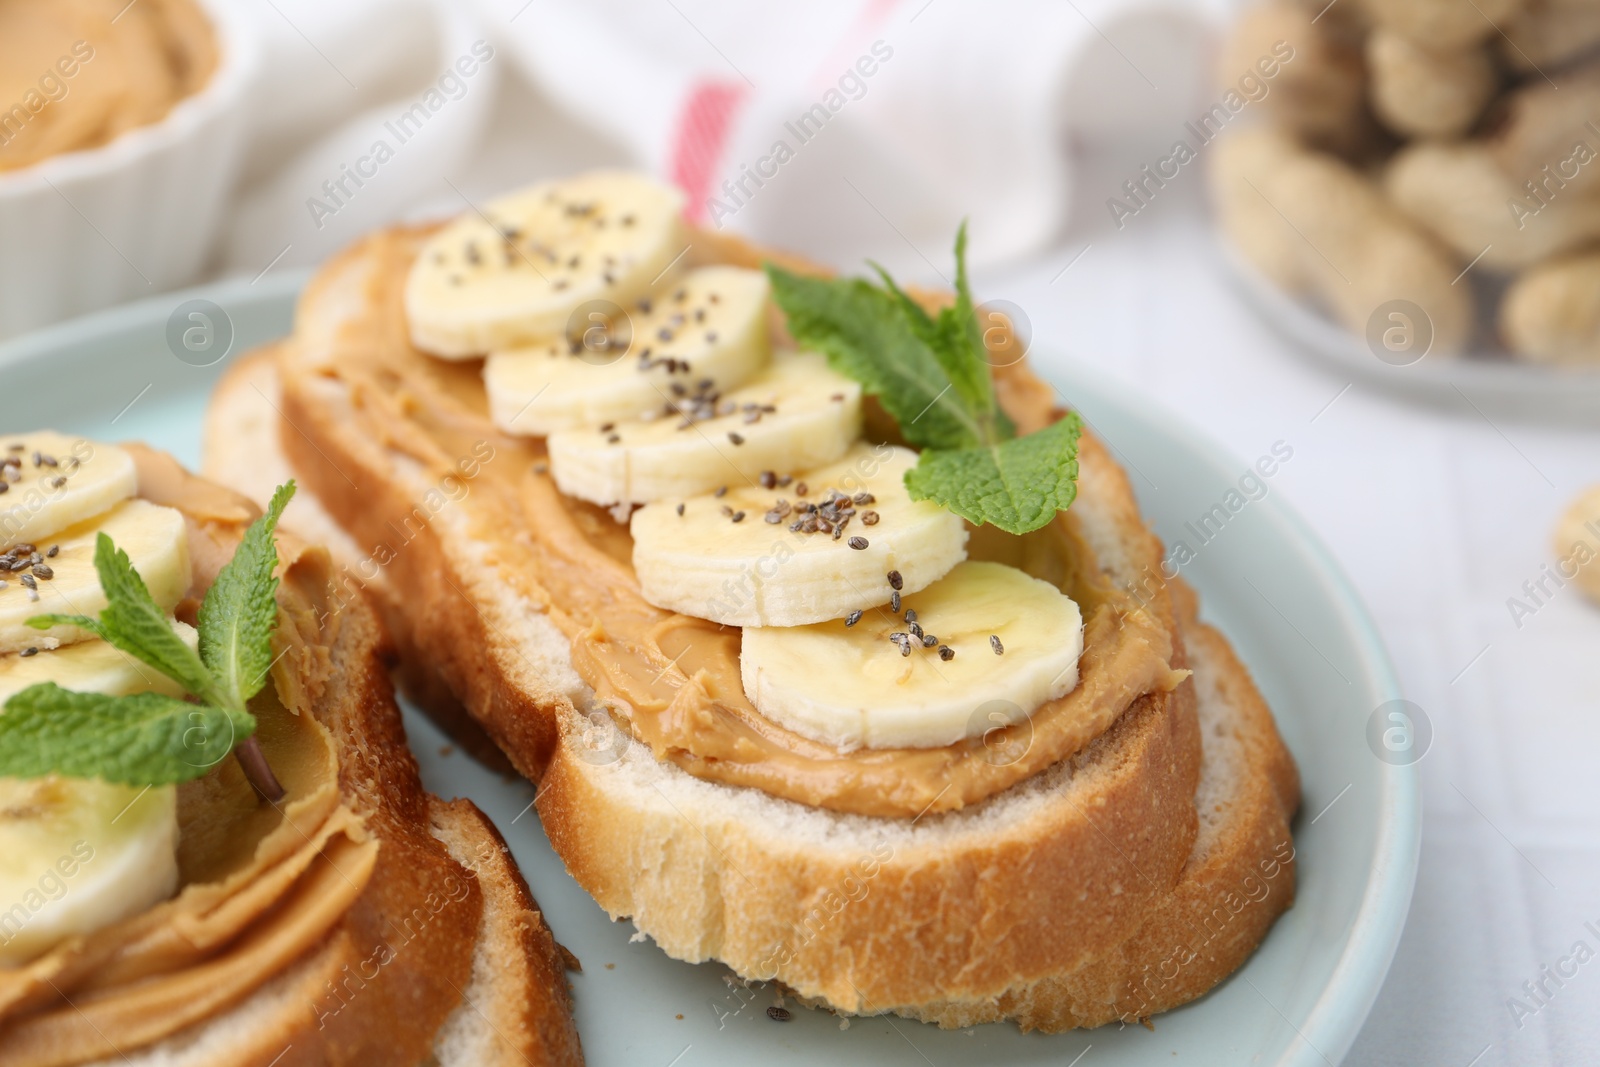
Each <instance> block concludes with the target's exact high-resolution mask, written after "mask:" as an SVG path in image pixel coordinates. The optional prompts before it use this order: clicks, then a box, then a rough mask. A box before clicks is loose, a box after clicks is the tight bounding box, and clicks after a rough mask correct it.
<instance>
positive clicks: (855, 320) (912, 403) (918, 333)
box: [767, 264, 984, 448]
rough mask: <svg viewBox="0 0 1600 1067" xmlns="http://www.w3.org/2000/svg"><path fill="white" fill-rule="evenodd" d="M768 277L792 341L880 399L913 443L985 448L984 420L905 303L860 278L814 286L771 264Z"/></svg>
mask: <svg viewBox="0 0 1600 1067" xmlns="http://www.w3.org/2000/svg"><path fill="white" fill-rule="evenodd" d="M767 276H768V277H769V278H771V279H772V296H773V299H775V300H776V301H777V302H778V306H779V307H781V308H783V310H784V313H785V314H786V315H787V316H788V320H789V333H790V334H792V335H793V336H794V339H795V340H796V341H798V342H799V343H800V344H801V345H802V346H803V347H805V348H810V349H814V350H815V351H818V352H821V353H823V354H824V355H826V356H827V357H828V365H829V366H830V367H832V368H833V369H834V370H836V371H838V372H839V373H840V374H843V375H845V376H846V377H849V378H854V379H855V380H856V381H858V382H860V383H861V385H862V388H863V389H864V390H865V391H866V392H867V393H868V394H869V395H871V396H875V397H877V398H878V400H879V402H880V403H882V404H883V406H884V408H885V409H887V410H888V412H889V414H891V415H893V416H894V417H895V420H896V421H898V422H899V423H900V432H901V433H902V434H903V435H905V438H906V440H907V441H909V442H911V443H912V444H913V445H916V446H917V447H919V448H968V447H971V446H973V445H976V444H979V443H981V442H982V441H983V440H984V435H983V427H982V425H981V423H980V421H979V419H977V418H975V417H974V415H973V413H972V411H971V410H970V409H969V408H968V406H967V404H966V402H965V400H964V397H963V395H962V394H961V393H958V392H956V391H955V389H954V385H953V384H952V382H951V380H950V377H949V375H948V374H947V373H946V371H945V370H944V367H943V366H942V365H941V363H940V360H939V357H938V356H937V355H936V354H935V353H934V351H933V349H932V348H931V347H930V346H929V344H928V342H927V340H925V339H924V336H922V333H925V332H927V327H924V326H923V325H922V323H920V322H918V321H917V320H916V319H914V318H911V317H909V316H908V315H907V314H906V313H905V310H904V303H903V302H902V299H899V298H897V297H896V296H895V294H894V293H891V292H887V291H885V290H883V289H880V288H878V287H877V286H875V285H873V284H871V283H870V282H867V281H864V280H862V279H860V278H854V279H836V278H810V277H806V276H803V275H799V274H791V273H790V272H789V271H786V270H784V269H782V268H781V267H776V266H773V265H772V264H768V265H767ZM917 311H918V312H919V313H921V308H918V309H917ZM923 317H924V318H926V315H924V316H923Z"/></svg>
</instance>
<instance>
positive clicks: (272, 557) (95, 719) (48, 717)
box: [0, 482, 294, 799]
mask: <svg viewBox="0 0 1600 1067" xmlns="http://www.w3.org/2000/svg"><path fill="white" fill-rule="evenodd" d="M292 496H294V483H293V482H289V483H288V484H287V485H282V486H279V487H278V490H277V492H275V493H273V495H272V502H271V504H269V505H268V507H267V510H266V514H264V515H262V516H261V518H259V519H257V520H256V521H255V522H253V523H251V525H250V528H249V529H248V530H246V531H245V535H244V539H243V540H242V541H241V542H240V544H239V547H238V548H237V549H236V550H235V551H234V555H233V558H232V559H231V560H229V561H228V563H227V564H226V565H225V566H224V567H223V568H222V570H221V571H220V572H219V573H218V574H217V579H216V581H215V582H213V583H212V585H211V588H210V589H209V590H207V591H206V596H205V600H204V601H203V602H202V604H201V606H200V619H199V622H200V626H199V630H200V651H199V653H198V654H196V653H195V652H194V651H193V650H191V649H190V648H189V646H188V645H186V644H184V642H183V640H182V639H181V638H180V637H178V635H177V634H176V633H175V632H174V631H173V629H172V623H171V622H170V621H169V620H168V619H167V617H166V614H165V613H164V612H163V611H162V610H161V608H160V607H159V606H158V605H157V604H156V602H155V601H154V600H153V599H152V598H151V596H150V591H149V589H147V588H146V586H145V584H144V580H143V579H142V578H140V577H139V573H138V571H136V570H135V569H134V567H133V564H132V563H131V562H130V561H129V559H128V555H127V553H125V552H123V551H122V550H120V549H118V548H117V547H116V545H114V544H113V543H112V541H111V538H109V537H107V536H106V535H105V534H103V533H102V534H101V535H100V536H99V537H98V538H97V539H96V541H95V553H94V566H95V571H96V572H97V573H98V574H99V576H100V587H101V589H102V590H103V591H104V592H105V595H106V607H105V609H104V610H102V611H101V612H100V617H99V618H98V619H91V618H88V617H86V616H82V615H37V616H35V617H33V618H31V619H29V620H28V625H30V626H33V627H34V628H36V629H40V630H45V629H49V628H50V627H52V626H57V625H62V624H66V625H72V626H78V627H81V628H82V629H85V630H88V631H90V632H91V633H93V634H95V635H96V636H98V637H100V638H103V639H104V640H105V641H107V642H108V643H110V644H111V645H113V646H115V647H116V648H119V649H121V650H122V651H123V652H126V653H127V654H128V655H130V656H133V657H134V658H135V659H138V660H141V661H142V662H144V663H146V664H148V665H150V666H151V667H154V668H155V669H156V670H158V671H160V672H161V673H162V674H164V675H166V676H167V677H168V678H171V679H172V680H173V681H174V682H177V683H178V685H180V686H182V687H183V689H184V691H185V692H187V693H189V694H190V695H191V696H192V697H194V698H195V699H196V700H197V701H198V703H189V702H187V701H183V700H177V699H174V698H172V697H167V696H162V695H160V694H157V693H140V694H138V695H136V696H105V695H103V694H99V693H76V692H72V691H71V690H67V689H63V688H61V687H60V686H58V685H56V684H55V683H54V682H45V683H43V684H41V685H34V686H29V687H28V688H27V689H24V690H22V691H21V692H20V693H17V694H16V695H15V696H13V697H12V698H11V699H10V700H7V701H6V705H5V714H4V715H0V776H3V777H14V778H33V777H39V776H41V775H46V774H62V775H66V776H68V777H72V778H99V779H101V780H103V781H107V782H113V783H116V784H119V785H134V786H156V785H171V784H174V783H177V782H187V781H190V780H192V779H195V778H200V777H202V776H204V775H205V774H206V773H207V772H209V771H210V770H211V768H212V767H214V766H216V764H218V763H220V762H221V761H222V760H223V759H224V758H226V757H227V755H228V754H229V753H230V752H232V751H233V750H234V748H235V747H236V746H238V745H240V744H248V743H252V742H250V741H249V739H250V738H251V736H252V735H253V734H254V733H255V730H256V720H255V716H253V715H251V714H250V711H249V708H248V707H247V704H248V702H249V700H250V698H251V697H253V696H255V695H256V694H257V693H258V692H260V691H261V688H262V686H263V685H264V684H265V683H266V678H267V671H268V669H269V668H270V667H271V665H272V631H273V629H274V627H276V625H277V602H276V599H275V594H276V592H277V589H278V579H277V578H276V577H275V576H274V574H273V569H274V567H275V566H276V564H277V560H278V555H277V549H276V547H275V543H274V540H273V531H274V530H275V529H276V528H277V525H278V519H279V517H280V516H281V515H282V514H283V509H284V507H285V505H287V504H288V503H289V499H290V497H292ZM252 762H253V761H252ZM263 766H264V764H263ZM248 768H249V762H247V769H248ZM267 777H268V778H269V779H270V771H268V772H267ZM252 778H254V775H252ZM256 785H257V787H258V788H262V791H263V792H265V793H269V794H270V793H271V792H272V791H273V789H276V788H277V787H276V783H269V785H270V786H271V788H263V783H262V782H259V781H258V782H256ZM279 791H280V792H281V790H279ZM271 799H276V797H271Z"/></svg>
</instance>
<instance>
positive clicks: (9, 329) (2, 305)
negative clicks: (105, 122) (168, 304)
mask: <svg viewBox="0 0 1600 1067" xmlns="http://www.w3.org/2000/svg"><path fill="white" fill-rule="evenodd" d="M201 2H202V6H203V7H204V8H205V10H206V13H207V14H208V15H209V16H210V18H211V24H212V27H213V29H214V30H215V32H216V35H217V45H218V55H219V58H218V63H217V69H216V70H215V71H214V72H213V73H212V76H211V80H210V82H208V83H207V84H206V86H205V88H203V89H201V90H200V91H199V92H198V93H195V94H194V95H193V96H190V97H188V98H186V99H184V100H181V101H179V102H178V104H177V105H176V106H175V107H174V108H173V109H172V111H171V112H170V113H168V115H167V116H166V117H165V118H163V119H162V120H161V121H160V122H157V123H154V124H152V125H149V126H142V127H140V128H138V129H135V130H129V131H128V132H126V133H124V134H122V135H121V136H120V137H118V138H116V139H115V140H113V141H111V142H109V143H108V144H104V145H101V146H99V147H97V148H91V149H86V150H84V151H80V152H68V153H64V154H62V155H59V156H52V157H51V158H49V159H45V160H41V161H40V162H38V163H35V164H33V165H32V166H30V167H25V168H23V169H21V170H15V171H9V172H5V173H0V337H9V336H14V335H16V334H20V333H23V332H26V331H28V330H32V329H35V328H37V327H39V326H44V325H46V324H48V323H52V322H57V321H59V320H61V319H65V318H69V317H71V316H73V315H78V314H81V313H83V312H85V311H91V310H94V309H96V308H101V307H107V306H109V305H112V304H118V303H121V302H123V301H125V300H129V299H131V298H134V297H138V296H145V295H148V294H152V293H158V292H161V291H162V290H165V289H172V288H175V287H177V286H180V285H183V284H185V283H188V282H191V281H193V280H194V279H195V278H196V276H197V275H198V274H199V273H200V271H201V269H202V268H203V267H204V266H205V263H206V259H207V257H208V255H209V254H210V252H211V250H212V247H213V244H214V239H215V237H216V233H217V226H218V223H219V221H220V220H221V216H222V211H223V208H224V206H225V205H226V203H227V198H228V194H229V193H230V192H231V191H232V189H233V184H234V179H235V177H236V176H237V173H238V167H239V161H240V156H241V152H242V149H243V146H244V141H243V138H244V135H245V123H244V122H243V121H242V119H243V111H244V109H245V108H246V107H247V106H248V104H249V99H250V94H249V90H250V86H251V83H252V81H253V80H254V77H255V71H256V66H257V62H258V58H259V51H258V47H257V44H256V42H255V40H254V39H253V37H252V34H251V32H250V27H251V22H250V19H249V16H248V14H246V13H244V12H243V11H241V10H240V8H239V7H238V6H236V5H233V4H229V3H227V0H201Z"/></svg>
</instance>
